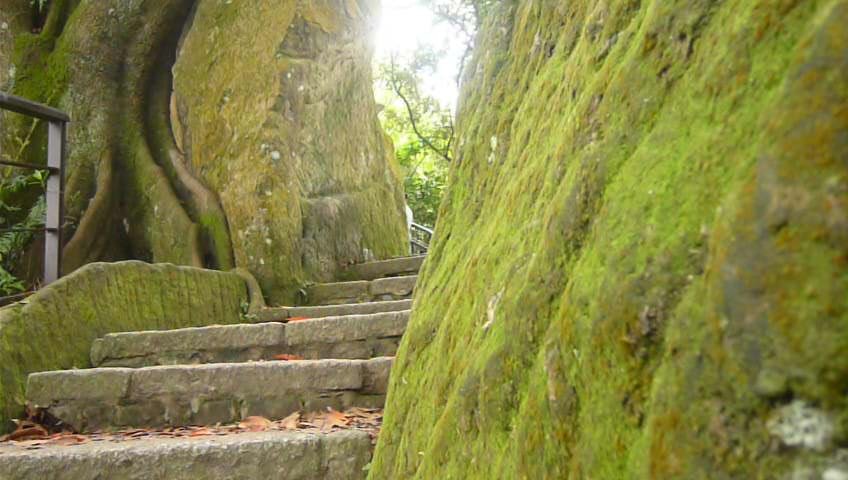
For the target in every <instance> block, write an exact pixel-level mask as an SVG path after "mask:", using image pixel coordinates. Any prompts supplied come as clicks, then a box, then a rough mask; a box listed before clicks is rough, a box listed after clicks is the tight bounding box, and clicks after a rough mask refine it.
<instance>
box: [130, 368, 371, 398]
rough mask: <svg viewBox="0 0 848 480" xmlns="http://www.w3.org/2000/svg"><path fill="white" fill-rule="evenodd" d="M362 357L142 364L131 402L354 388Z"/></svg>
mask: <svg viewBox="0 0 848 480" xmlns="http://www.w3.org/2000/svg"><path fill="white" fill-rule="evenodd" d="M359 364H360V361H357V360H307V361H301V362H255V363H214V364H208V365H193V366H185V365H175V366H163V367H148V368H141V369H138V370H136V371H134V372H133V375H132V386H131V388H130V393H129V399H130V401H141V400H144V399H145V398H150V397H156V396H159V395H170V396H196V395H202V396H209V397H224V398H230V397H232V398H238V397H240V396H251V395H257V396H259V395H279V394H285V393H288V392H291V391H294V390H356V389H358V388H360V387H361V386H362V374H361V371H360V365H359Z"/></svg>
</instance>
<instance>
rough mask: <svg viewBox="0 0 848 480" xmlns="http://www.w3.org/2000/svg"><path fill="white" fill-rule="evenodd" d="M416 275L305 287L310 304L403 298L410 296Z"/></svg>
mask: <svg viewBox="0 0 848 480" xmlns="http://www.w3.org/2000/svg"><path fill="white" fill-rule="evenodd" d="M417 280H418V276H417V275H409V276H405V277H390V278H378V279H376V280H372V281H356V282H336V283H321V284H318V285H312V286H311V287H308V288H307V289H306V298H307V300H308V302H309V303H310V304H312V305H340V304H349V303H357V302H373V301H386V300H403V299H407V298H411V297H412V293H413V290H414V289H415V282H416V281H417Z"/></svg>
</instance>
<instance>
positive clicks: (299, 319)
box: [286, 317, 311, 323]
mask: <svg viewBox="0 0 848 480" xmlns="http://www.w3.org/2000/svg"><path fill="white" fill-rule="evenodd" d="M304 320H311V318H309V317H289V318H288V319H286V322H288V323H291V322H302V321H304Z"/></svg>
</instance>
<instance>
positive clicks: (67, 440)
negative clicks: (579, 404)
mask: <svg viewBox="0 0 848 480" xmlns="http://www.w3.org/2000/svg"><path fill="white" fill-rule="evenodd" d="M89 441H90V440H89V439H88V438H87V437H84V436H82V435H70V434H68V435H60V436H58V437H56V438H55V439H53V441H52V443H53V444H54V445H59V446H70V445H80V444H83V443H88V442H89Z"/></svg>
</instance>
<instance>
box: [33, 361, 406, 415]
mask: <svg viewBox="0 0 848 480" xmlns="http://www.w3.org/2000/svg"><path fill="white" fill-rule="evenodd" d="M391 363H392V359H386V358H377V359H372V360H320V361H298V362H255V363H232V364H207V365H191V366H186V365H177V366H161V367H147V368H139V369H125V368H119V369H114V368H98V369H91V370H70V371H58V372H46V373H37V374H32V375H30V377H29V382H28V387H27V392H28V402H29V404H30V405H32V406H33V407H36V408H46V409H47V410H48V411H49V413H51V414H52V415H54V416H55V417H57V418H59V419H61V420H62V421H64V422H65V423H66V424H68V425H70V426H72V427H73V428H74V429H75V430H76V431H92V430H99V429H108V428H115V427H161V426H180V425H183V426H184V425H211V424H215V423H219V422H220V423H232V422H237V421H239V420H241V419H244V418H246V417H249V416H254V415H259V416H263V417H266V418H273V419H280V418H284V417H286V416H288V415H289V414H291V413H293V412H296V411H319V410H323V409H324V408H326V407H332V408H335V409H337V410H344V409H347V408H349V407H352V406H358V407H379V406H381V405H382V402H383V401H384V399H385V394H386V388H387V381H388V374H389V371H390V369H391Z"/></svg>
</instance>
